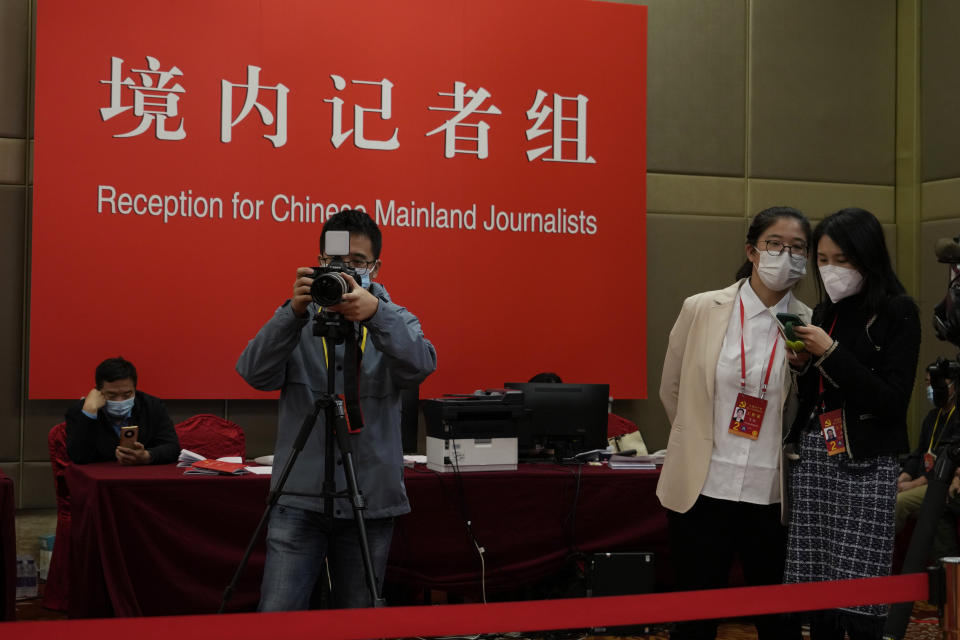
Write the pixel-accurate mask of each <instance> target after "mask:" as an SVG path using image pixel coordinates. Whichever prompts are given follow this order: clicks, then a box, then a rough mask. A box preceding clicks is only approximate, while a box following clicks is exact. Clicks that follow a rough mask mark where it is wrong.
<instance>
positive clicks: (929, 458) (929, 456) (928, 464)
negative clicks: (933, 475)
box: [923, 451, 937, 473]
mask: <svg viewBox="0 0 960 640" xmlns="http://www.w3.org/2000/svg"><path fill="white" fill-rule="evenodd" d="M936 461H937V454H935V453H931V452H930V451H927V452H926V453H925V454H923V470H924V471H926V472H927V473H930V472H931V471H933V465H934V463H935V462H936Z"/></svg>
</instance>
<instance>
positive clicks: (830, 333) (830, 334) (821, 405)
mask: <svg viewBox="0 0 960 640" xmlns="http://www.w3.org/2000/svg"><path fill="white" fill-rule="evenodd" d="M839 317H840V314H837V315H835V316H833V323H832V324H831V325H830V330H829V331H827V335H828V336H830V337H831V338H832V337H833V328H834V327H835V326H837V318H839ZM820 408H821V409H826V408H827V404H826V403H825V402H824V401H823V374H822V373H821V374H820Z"/></svg>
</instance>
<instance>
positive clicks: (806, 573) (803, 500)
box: [783, 429, 899, 622]
mask: <svg viewBox="0 0 960 640" xmlns="http://www.w3.org/2000/svg"><path fill="white" fill-rule="evenodd" d="M799 453H800V460H799V461H797V462H795V463H794V467H793V470H792V472H791V477H790V479H791V487H790V499H791V514H790V529H789V535H788V540H787V564H786V569H785V571H784V577H783V581H784V582H785V583H794V582H817V581H822V580H845V579H849V578H872V577H878V576H887V575H890V569H891V564H892V561H893V538H894V535H895V529H894V508H895V506H896V502H897V474H898V471H899V467H898V465H897V461H896V458H894V457H893V456H876V457H873V458H867V459H864V460H851V459H850V457H849V456H848V455H847V454H846V453H839V454H837V455H834V456H828V455H827V449H826V446H825V445H824V441H823V435H822V434H821V433H820V431H819V429H817V430H813V429H809V430H806V431H804V433H803V435H802V439H801V442H800V452H799ZM841 611H843V612H846V613H849V614H860V615H861V616H862V615H867V616H885V615H886V613H887V605H883V604H878V605H866V606H859V607H850V608H845V609H841ZM864 622H866V621H864Z"/></svg>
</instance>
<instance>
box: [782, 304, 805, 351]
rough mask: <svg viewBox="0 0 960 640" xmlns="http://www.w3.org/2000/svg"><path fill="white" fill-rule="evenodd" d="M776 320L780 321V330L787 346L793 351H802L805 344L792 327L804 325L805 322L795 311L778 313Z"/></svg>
mask: <svg viewBox="0 0 960 640" xmlns="http://www.w3.org/2000/svg"><path fill="white" fill-rule="evenodd" d="M777 322H779V323H780V332H781V333H782V334H783V337H784V338H785V339H786V341H787V347H788V348H790V349H792V350H793V351H803V350H804V349H806V345H805V344H803V340H801V339H800V337H799V336H797V334H796V333H795V332H794V331H793V328H794V327H805V326H807V323H806V322H804V321H803V319H802V318H801V317H800V316H798V315H797V314H795V313H778V314H777Z"/></svg>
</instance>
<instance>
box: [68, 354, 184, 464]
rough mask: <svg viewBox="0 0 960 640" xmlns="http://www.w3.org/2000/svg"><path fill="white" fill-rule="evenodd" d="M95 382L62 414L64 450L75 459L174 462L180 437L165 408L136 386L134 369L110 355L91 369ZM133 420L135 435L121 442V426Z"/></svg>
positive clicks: (83, 460)
mask: <svg viewBox="0 0 960 640" xmlns="http://www.w3.org/2000/svg"><path fill="white" fill-rule="evenodd" d="M94 380H95V382H96V386H95V387H94V388H93V389H91V390H90V392H89V393H87V395H86V396H85V397H84V398H82V399H81V400H79V401H77V402H76V403H74V404H73V405H72V406H71V407H70V408H69V409H68V410H67V415H66V422H67V455H68V456H70V460H71V461H73V462H75V463H77V464H87V463H89V462H109V461H111V460H116V461H118V462H119V463H121V464H166V463H168V462H176V460H177V456H178V455H179V454H180V443H179V441H178V440H177V432H176V431H175V430H174V428H173V422H172V421H171V420H170V416H169V414H167V408H166V407H165V406H164V405H163V403H162V402H160V400H159V399H157V398H155V397H153V396H151V395H149V394H147V393H144V392H143V391H138V390H137V370H136V368H135V367H134V366H133V363H131V362H129V361H127V360H124V359H123V358H120V357H117V358H108V359H107V360H104V361H103V362H101V363H100V364H99V365H98V366H97V369H96V371H95V372H94ZM134 425H136V426H137V427H138V429H137V432H138V433H137V441H136V442H134V443H133V444H132V446H130V447H121V446H119V440H120V432H121V430H122V429H123V428H125V427H132V426H134Z"/></svg>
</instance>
